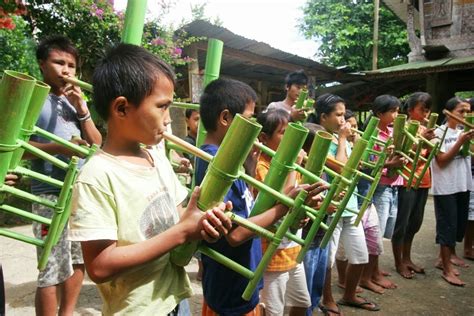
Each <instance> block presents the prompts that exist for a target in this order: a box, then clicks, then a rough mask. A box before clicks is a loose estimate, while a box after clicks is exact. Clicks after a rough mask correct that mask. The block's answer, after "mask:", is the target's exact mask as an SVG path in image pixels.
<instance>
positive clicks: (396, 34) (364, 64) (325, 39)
mask: <svg viewBox="0 0 474 316" xmlns="http://www.w3.org/2000/svg"><path fill="white" fill-rule="evenodd" d="M303 11H304V18H303V21H302V22H301V23H300V25H299V27H300V29H301V31H302V32H303V34H304V36H305V37H306V38H307V39H315V40H316V41H320V42H321V46H320V49H319V52H318V54H317V56H319V57H320V58H321V61H322V62H323V63H325V64H328V65H331V66H336V67H337V66H343V65H347V66H349V67H350V68H352V69H354V70H369V69H371V65H372V46H373V24H374V17H373V12H374V5H373V1H368V0H324V1H311V0H309V1H308V2H307V3H306V4H305V6H304V8H303ZM409 52H410V49H409V46H408V39H407V32H406V26H405V24H404V23H403V22H401V21H400V20H399V19H398V18H397V17H396V16H395V15H394V14H393V13H392V12H391V11H390V10H388V9H387V8H386V7H385V6H383V5H382V6H381V7H380V11H379V54H378V65H379V68H383V67H389V66H393V65H398V64H402V63H405V62H407V57H406V56H407V55H408V53H409Z"/></svg>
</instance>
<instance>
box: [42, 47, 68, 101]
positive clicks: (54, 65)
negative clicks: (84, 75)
mask: <svg viewBox="0 0 474 316" xmlns="http://www.w3.org/2000/svg"><path fill="white" fill-rule="evenodd" d="M39 67H40V69H41V72H42V73H43V78H44V82H46V83H47V84H49V85H50V86H51V88H52V89H53V91H54V90H61V89H62V88H64V86H65V85H66V82H65V81H64V80H63V79H62V78H64V77H72V76H74V75H76V58H75V57H74V55H72V54H70V53H68V52H65V51H61V50H58V49H53V50H51V51H50V52H49V55H48V58H47V59H46V60H40V61H39ZM56 92H61V91H56Z"/></svg>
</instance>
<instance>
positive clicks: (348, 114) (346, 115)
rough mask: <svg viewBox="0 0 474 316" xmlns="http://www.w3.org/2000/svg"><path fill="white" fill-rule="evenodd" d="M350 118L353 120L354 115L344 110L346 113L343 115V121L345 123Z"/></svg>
mask: <svg viewBox="0 0 474 316" xmlns="http://www.w3.org/2000/svg"><path fill="white" fill-rule="evenodd" d="M351 117H354V118H355V113H354V112H352V111H351V110H349V109H346V113H344V119H345V120H346V121H347V120H348V119H350V118H351Z"/></svg>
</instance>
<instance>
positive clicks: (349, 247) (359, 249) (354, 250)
mask: <svg viewBox="0 0 474 316" xmlns="http://www.w3.org/2000/svg"><path fill="white" fill-rule="evenodd" d="M333 219H334V218H333V217H332V218H330V221H332V220H333ZM355 219H356V217H355V216H351V217H341V218H340V219H339V222H338V223H337V225H336V227H335V229H334V232H333V234H332V236H331V239H330V241H329V267H332V266H333V265H334V262H335V259H336V252H337V248H338V245H339V239H341V241H342V244H343V246H344V250H345V253H346V256H347V259H348V260H349V263H350V264H366V263H368V262H369V254H368V252H367V244H366V242H365V234H364V229H363V227H362V225H357V226H354V221H355Z"/></svg>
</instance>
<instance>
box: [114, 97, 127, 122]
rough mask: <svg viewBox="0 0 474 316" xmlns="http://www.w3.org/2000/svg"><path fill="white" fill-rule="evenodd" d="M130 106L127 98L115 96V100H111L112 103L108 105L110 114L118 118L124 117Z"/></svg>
mask: <svg viewBox="0 0 474 316" xmlns="http://www.w3.org/2000/svg"><path fill="white" fill-rule="evenodd" d="M130 106H131V104H129V102H128V100H127V98H125V97H118V98H115V100H113V101H112V105H111V107H110V115H111V116H115V117H118V118H124V117H125V116H127V113H128V111H129V109H130Z"/></svg>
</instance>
